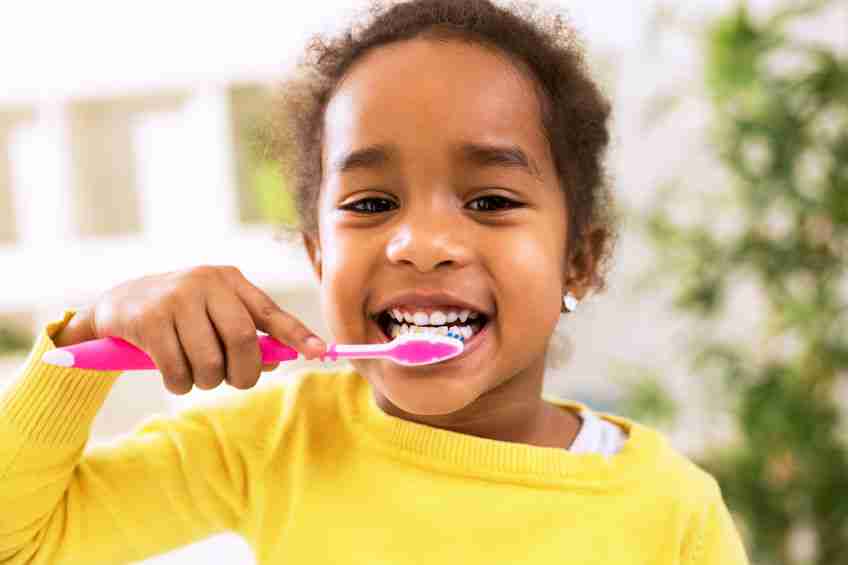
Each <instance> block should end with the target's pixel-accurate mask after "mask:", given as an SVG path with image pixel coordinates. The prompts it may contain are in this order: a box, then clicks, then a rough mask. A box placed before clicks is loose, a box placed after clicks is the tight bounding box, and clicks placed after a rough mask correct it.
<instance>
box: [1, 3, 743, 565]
mask: <svg viewBox="0 0 848 565" xmlns="http://www.w3.org/2000/svg"><path fill="white" fill-rule="evenodd" d="M539 14H540V13H539V12H532V11H529V12H523V11H521V10H519V9H518V8H513V9H512V10H511V11H510V10H506V9H503V8H500V7H497V6H495V5H493V4H491V3H489V2H488V1H485V0H464V1H456V0H416V1H412V2H408V3H403V4H397V5H393V6H391V7H389V8H382V7H375V8H374V10H373V11H372V15H373V17H372V19H371V20H370V21H369V22H367V25H363V26H359V27H355V28H352V29H351V31H350V32H349V33H346V34H344V35H342V36H341V37H340V38H339V39H337V40H334V41H315V42H313V43H312V44H311V46H310V48H309V50H308V51H307V57H306V59H305V60H304V63H303V67H302V69H303V70H304V71H307V72H303V73H300V74H298V75H297V76H295V77H294V78H293V79H292V81H291V82H290V83H289V84H288V85H286V88H285V89H284V91H283V98H282V101H281V108H282V109H283V110H284V112H283V115H284V116H286V117H287V119H289V120H290V122H287V123H284V124H281V125H280V130H279V131H280V133H281V135H280V136H278V138H277V142H278V143H276V144H275V147H277V148H278V149H280V150H281V152H280V153H279V155H278V156H279V158H280V161H281V163H286V164H288V165H289V166H290V174H291V178H292V179H293V180H294V181H295V186H296V189H297V203H298V210H299V213H300V217H301V219H302V224H301V225H300V226H299V233H300V234H302V236H303V242H304V244H305V246H306V250H307V252H308V255H309V258H310V260H311V263H312V265H313V267H314V270H315V274H316V276H317V278H318V280H319V281H320V292H321V299H322V307H323V314H324V316H325V317H326V320H327V322H328V325H329V327H330V328H331V330H332V333H333V336H334V338H335V340H336V341H338V342H340V343H364V342H380V341H386V340H388V339H389V338H390V337H391V336H392V335H396V334H397V333H398V332H406V331H434V330H426V329H422V327H423V326H437V325H445V324H447V325H448V326H457V327H458V328H459V331H462V332H465V333H466V336H467V337H468V339H466V348H465V351H464V352H463V354H462V355H461V356H459V357H456V358H454V359H451V360H449V361H447V362H444V363H441V364H436V365H431V366H426V367H417V368H411V367H403V366H400V365H396V364H394V363H392V362H390V361H383V360H358V361H354V362H353V364H352V367H351V368H349V369H344V370H336V371H329V370H325V371H317V370H316V371H311V370H307V371H302V372H299V373H298V374H297V375H296V379H294V380H293V382H292V383H289V384H285V385H283V384H279V383H275V384H274V385H273V386H267V387H258V388H256V389H254V390H251V391H250V392H245V393H241V394H238V395H233V396H231V397H228V398H227V399H226V400H224V401H221V402H218V403H209V404H208V405H206V406H198V407H194V408H191V409H188V410H185V411H183V412H181V413H179V414H178V415H176V416H173V417H157V418H153V419H149V420H147V421H146V422H144V423H143V424H142V425H140V426H139V427H138V428H137V429H136V430H135V432H134V433H133V434H131V435H129V436H127V437H125V438H122V439H121V441H119V442H115V443H112V444H109V445H103V446H97V447H95V448H93V449H91V450H89V451H88V452H86V453H85V454H84V455H83V449H84V447H85V444H86V440H87V438H88V436H89V431H90V425H91V422H92V420H93V418H94V416H95V414H96V413H97V410H98V409H99V408H100V406H101V405H102V403H103V401H104V399H105V397H106V395H107V394H108V392H109V390H110V388H111V387H112V385H113V383H114V382H115V379H117V378H118V373H96V372H90V371H81V370H77V369H62V368H58V367H51V366H47V365H45V364H44V363H42V362H40V361H39V359H40V358H41V354H43V353H44V352H45V351H47V350H49V349H52V348H54V347H56V346H64V345H70V344H73V343H78V342H80V341H85V340H89V339H96V338H98V337H103V336H107V335H112V336H119V337H122V338H124V339H126V340H128V341H130V342H131V343H134V344H135V345H137V346H138V347H140V348H142V349H144V350H145V351H146V352H148V353H149V355H150V356H151V357H152V358H153V359H154V361H155V362H156V364H157V367H159V368H160V370H161V372H162V375H163V378H164V382H165V386H166V387H167V388H168V389H169V390H170V391H171V392H174V393H177V394H181V393H185V392H187V391H189V390H190V389H191V388H192V387H193V386H194V385H196V386H198V387H199V388H201V389H209V388H212V387H215V386H218V385H219V384H221V383H222V382H227V383H228V384H230V385H231V386H234V387H236V388H239V389H250V388H252V387H253V386H254V385H255V384H256V382H257V380H258V378H259V375H260V373H261V371H262V369H263V367H262V366H261V358H260V355H259V350H258V347H257V343H256V330H257V329H259V330H262V331H265V332H267V333H269V334H271V335H273V336H274V337H276V338H277V339H279V340H280V341H283V342H285V343H288V344H290V345H292V346H294V347H295V348H297V349H298V350H299V351H300V352H301V353H303V354H304V355H305V356H306V357H307V358H310V359H314V358H316V357H319V356H320V355H321V354H322V353H323V352H324V343H323V342H321V341H320V340H319V339H318V338H316V336H313V335H312V334H311V332H310V331H309V330H308V329H307V328H306V327H304V326H303V325H302V324H301V323H300V322H299V321H298V320H296V319H295V318H293V317H292V316H291V315H290V314H288V313H286V312H285V311H283V310H280V309H279V308H278V307H277V306H276V305H275V304H274V303H273V302H272V301H271V300H270V299H269V297H268V296H267V295H266V294H265V293H263V292H262V291H261V290H260V289H258V288H256V287H255V286H253V285H252V284H251V283H250V282H249V281H247V280H245V278H244V277H243V276H242V275H241V274H240V272H239V271H238V270H237V269H234V268H231V267H206V266H204V267H197V268H192V269H188V270H186V271H181V272H175V273H168V274H163V275H155V276H149V277H145V278H142V279H138V280H133V281H129V282H127V283H125V284H123V285H120V286H118V287H116V288H113V289H111V290H109V291H108V292H106V293H104V294H103V295H102V296H101V297H100V298H99V299H98V300H97V301H96V302H95V303H94V304H91V305H89V306H86V307H84V308H82V309H80V311H75V310H68V311H66V312H65V315H64V316H63V317H62V319H61V320H59V321H57V322H54V323H52V324H49V325H47V327H46V328H45V329H44V331H43V332H42V334H41V335H40V337H39V340H38V342H37V343H36V345H35V347H34V349H33V353H32V355H31V357H30V358H29V359H28V361H27V363H26V365H25V367H24V368H23V372H22V373H21V374H20V376H19V378H18V379H16V381H15V382H14V383H13V385H12V386H11V387H9V388H8V389H7V390H6V391H5V392H4V394H3V397H2V401H0V473H2V475H0V476H2V481H0V561H2V562H3V563H51V564H53V563H56V564H58V563H85V564H88V565H92V564H98V563H103V564H106V563H108V564H114V563H126V562H131V561H134V560H139V559H143V558H145V557H147V556H150V555H154V554H157V553H161V552H164V551H167V550H170V549H172V548H176V547H178V546H181V545H184V544H188V543H191V542H194V541H196V540H199V539H202V538H204V537H207V536H210V535H212V534H214V533H218V532H223V531H228V530H229V531H235V532H238V533H239V534H240V535H242V536H243V537H244V538H245V539H246V540H247V541H248V542H249V543H250V545H251V547H252V548H253V549H254V551H255V555H256V560H257V562H259V563H263V564H266V563H267V564H270V563H286V564H292V563H395V564H398V563H444V562H449V563H492V562H498V563H557V562H569V563H614V564H627V563H633V564H636V563H640V564H644V563H651V564H690V565H694V564H703V565H706V564H715V565H719V564H721V565H729V564H742V563H746V562H747V560H746V557H745V553H744V550H743V547H742V543H741V540H740V537H739V535H738V533H737V531H736V529H735V528H734V525H733V522H732V520H731V517H730V514H729V512H728V509H727V508H726V506H725V504H724V502H723V499H722V495H721V492H720V490H719V487H718V485H717V483H716V481H715V480H714V479H713V478H712V477H711V476H710V475H708V474H707V473H705V472H704V471H703V470H701V469H700V468H698V467H696V466H695V465H694V464H692V463H691V462H689V461H688V460H687V459H685V458H684V457H683V456H682V455H680V454H678V453H676V452H675V451H674V450H673V449H672V448H671V447H670V446H669V445H668V443H667V442H666V440H665V439H664V437H663V436H662V435H660V434H659V433H658V432H656V431H654V430H652V429H650V428H648V427H645V426H643V425H640V424H639V423H637V422H634V421H631V420H628V419H626V418H623V417H620V416H614V415H610V414H594V413H593V412H592V411H590V410H589V409H588V407H586V406H585V405H583V404H580V403H578V402H574V401H567V400H558V399H553V398H543V397H542V394H541V391H542V381H543V374H544V370H545V356H546V351H547V349H548V344H549V340H550V339H551V336H552V334H553V333H554V329H555V326H556V323H557V319H558V318H559V317H560V315H561V314H565V313H566V312H567V311H569V310H571V309H573V308H574V306H575V304H576V302H577V301H578V300H579V299H581V298H582V297H583V296H585V295H586V293H588V292H590V291H593V290H594V291H596V292H597V291H598V290H601V289H602V288H603V282H604V281H603V269H602V266H603V265H604V263H605V261H606V259H608V257H609V255H610V252H611V251H610V250H611V248H612V245H611V242H612V238H613V235H614V225H613V221H612V218H613V215H612V214H611V212H610V210H611V208H610V205H609V202H610V199H609V198H608V195H607V194H606V193H605V188H604V183H603V176H604V175H603V165H602V160H603V153H604V150H605V148H606V146H607V141H608V129H607V128H608V125H607V122H608V116H609V105H608V103H607V101H606V100H605V99H604V97H603V96H602V94H601V93H600V92H599V90H598V88H597V87H596V85H595V83H594V82H593V81H592V79H591V78H590V77H589V76H588V74H587V71H586V70H585V67H584V64H583V62H582V52H581V50H580V48H579V47H578V45H577V44H576V43H575V42H574V40H573V36H572V34H571V32H570V31H569V29H568V28H567V27H566V26H565V25H564V24H563V23H562V20H561V19H560V18H558V17H553V16H543V15H539ZM410 328H411V329H410ZM437 331H443V330H437ZM316 340H317V342H316ZM268 368H270V367H265V369H268Z"/></svg>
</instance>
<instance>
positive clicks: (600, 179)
mask: <svg viewBox="0 0 848 565" xmlns="http://www.w3.org/2000/svg"><path fill="white" fill-rule="evenodd" d="M366 15H368V16H370V17H367V18H365V20H364V21H361V22H359V23H354V24H352V25H351V26H350V27H348V28H347V30H346V31H345V32H343V33H342V34H341V35H339V36H338V37H335V38H331V39H327V38H325V37H324V36H322V35H320V34H319V35H316V36H313V37H312V39H311V40H310V41H309V43H308V45H307V48H306V51H305V54H304V56H303V58H302V59H301V60H300V61H299V63H298V66H297V68H296V71H295V72H294V73H293V74H292V76H290V77H289V78H288V79H287V80H285V81H284V82H283V83H282V84H280V85H279V88H278V90H277V92H276V93H275V96H274V100H275V101H274V111H273V119H272V121H271V126H270V131H268V132H267V133H268V135H269V138H268V142H269V144H268V149H269V151H270V153H271V157H273V158H274V159H275V160H277V161H278V162H279V163H280V164H281V166H282V167H283V173H284V177H285V178H286V179H288V182H289V186H290V187H291V190H292V191H293V193H294V194H293V196H294V201H295V207H296V212H297V216H298V221H299V225H297V226H291V225H282V226H280V227H281V228H282V230H283V231H282V235H283V237H286V236H291V235H295V234H301V235H303V234H309V235H312V236H316V235H317V234H318V217H317V213H318V212H317V207H318V197H319V191H320V186H321V182H322V163H321V154H322V133H323V125H324V124H323V120H324V114H325V110H326V108H327V105H328V103H329V101H330V99H331V97H332V96H333V94H334V91H335V88H336V87H337V85H338V84H339V82H340V81H341V79H342V78H343V77H344V76H345V73H347V72H348V71H349V70H350V69H351V67H352V65H353V64H354V63H356V62H357V61H358V60H360V59H361V58H362V57H363V56H364V55H366V54H367V53H370V52H372V51H374V50H375V49H378V48H379V47H381V46H384V45H387V44H390V43H395V42H400V41H405V40H411V39H415V38H425V39H432V40H443V41H448V40H456V41H466V42H472V43H476V44H478V45H481V46H483V47H487V48H494V49H497V50H499V52H501V53H504V54H506V55H507V56H508V57H509V59H510V60H511V61H513V62H514V63H515V64H516V66H517V67H519V69H520V70H522V71H523V72H525V73H527V71H528V70H529V72H530V76H531V78H534V79H535V83H536V87H537V88H536V91H537V96H539V99H540V108H541V110H542V111H541V121H542V123H541V124H540V126H541V127H542V129H543V132H544V134H545V137H546V139H547V141H548V143H549V145H550V148H551V154H552V155H553V158H554V165H555V167H556V172H557V175H558V179H559V183H560V187H561V189H562V191H563V193H564V197H565V199H566V209H567V213H568V216H569V217H568V224H567V225H568V227H569V229H568V234H567V238H566V242H565V245H566V250H567V252H568V253H569V256H568V257H567V261H566V265H570V264H572V261H574V263H576V264H579V265H580V266H581V272H582V273H583V276H584V277H586V278H585V279H584V280H587V281H588V283H589V286H591V287H592V288H594V290H595V292H599V291H602V290H604V289H605V287H606V271H607V269H608V262H609V259H610V258H611V256H612V253H613V248H614V247H615V242H616V240H617V226H616V224H617V218H616V215H615V212H614V207H613V200H612V195H611V192H610V190H609V183H608V182H607V176H608V175H607V174H606V169H605V166H604V156H605V151H606V148H607V145H608V143H609V138H610V134H609V127H608V119H609V116H610V113H611V105H610V103H609V102H608V100H607V99H606V97H605V96H604V95H603V94H602V92H601V90H600V88H599V87H598V85H596V83H595V82H594V80H593V79H592V77H591V76H590V73H589V71H588V69H587V66H586V64H585V60H584V53H583V49H582V46H581V45H580V43H579V41H578V39H577V37H576V34H575V32H574V30H573V28H572V27H571V26H569V25H568V24H567V23H566V21H565V18H564V17H563V16H562V15H561V14H558V13H550V12H547V13H546V12H544V11H541V10H539V9H538V6H537V5H535V4H533V3H531V2H524V3H521V4H513V5H511V6H509V8H502V7H499V6H497V5H495V4H493V3H492V2H490V1H489V0H412V1H407V2H401V3H397V2H390V3H388V5H387V3H386V2H382V1H380V0H373V1H372V2H371V3H370V5H368V7H367V8H366ZM577 242H580V243H581V245H579V246H575V245H574V244H575V243H577ZM587 251H588V255H585V254H586V252H587ZM584 255H585V256H584Z"/></svg>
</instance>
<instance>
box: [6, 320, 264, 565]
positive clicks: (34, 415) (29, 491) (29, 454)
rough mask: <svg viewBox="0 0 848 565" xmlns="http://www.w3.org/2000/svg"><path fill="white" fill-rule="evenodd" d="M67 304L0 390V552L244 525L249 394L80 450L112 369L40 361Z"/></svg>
mask: <svg viewBox="0 0 848 565" xmlns="http://www.w3.org/2000/svg"><path fill="white" fill-rule="evenodd" d="M73 314H74V311H73V310H67V311H66V312H65V315H64V318H63V319H62V320H61V321H59V322H54V323H52V324H49V325H47V327H46V328H45V329H44V330H43V331H42V332H41V334H40V335H39V336H38V338H37V341H36V344H35V345H34V347H33V349H32V351H31V352H30V355H29V357H28V358H27V360H26V362H25V364H24V366H23V367H22V370H21V371H20V372H19V374H18V375H17V376H16V377H15V378H14V379H13V381H12V383H11V385H10V386H8V387H7V388H6V389H5V390H3V391H0V563H3V564H11V563H14V564H18V563H27V564H47V563H49V564H51V565H60V564H65V563H86V564H90V565H96V564H100V563H103V564H106V563H108V564H117V563H129V562H133V561H137V560H140V559H144V558H146V557H148V556H151V555H156V554H159V553H163V552H165V551H169V550H171V549H173V548H176V547H180V546H183V545H186V544H189V543H191V542H194V541H197V540H200V539H202V538H205V537H208V536H210V535H213V534H215V533H218V532H222V531H228V530H233V531H237V532H239V533H243V532H241V531H240V530H241V528H242V527H243V526H244V521H245V520H244V517H245V516H246V514H247V509H248V506H249V504H250V503H249V497H248V492H249V489H248V488H247V485H248V484H249V482H250V480H251V478H252V477H251V469H253V468H254V465H253V463H255V462H256V461H257V460H258V456H256V457H254V455H255V452H254V451H253V450H252V447H251V446H252V445H255V442H253V441H252V438H249V437H248V436H247V433H246V432H240V433H242V434H243V435H244V436H246V437H248V439H249V441H246V442H242V441H240V438H238V437H236V436H237V435H238V434H239V432H233V429H236V430H244V429H245V428H249V427H250V425H249V423H248V424H247V425H245V423H246V418H248V417H249V413H250V411H251V407H250V405H249V400H248V399H249V398H251V397H252V396H253V395H248V394H241V395H232V396H231V397H228V398H227V399H225V401H224V402H219V403H218V404H217V405H210V406H209V407H206V408H203V407H193V408H192V409H189V410H185V411H183V412H182V413H180V414H178V415H175V416H170V417H165V416H153V417H150V418H148V419H147V420H145V421H144V422H142V423H141V424H139V425H138V426H136V428H135V429H134V430H133V432H132V433H130V434H126V435H125V436H121V437H119V438H118V439H116V440H113V441H112V442H110V443H107V444H103V445H95V446H91V448H90V449H88V450H87V451H86V450H85V446H86V443H87V440H88V438H89V435H90V429H91V423H92V421H93V420H94V417H95V415H96V414H97V411H98V410H99V409H100V407H101V406H102V404H103V402H104V401H105V399H106V396H107V395H108V393H109V391H110V390H111V388H112V386H113V385H114V383H115V381H116V379H117V378H118V375H119V374H120V373H119V372H96V371H87V370H81V369H72V368H63V367H54V366H50V365H47V364H45V363H42V362H41V361H40V359H41V355H42V354H43V353H44V352H45V351H47V350H50V349H55V345H54V344H53V341H52V336H54V335H56V333H57V332H58V330H59V329H61V328H63V327H64V325H65V324H67V322H68V321H69V320H70V318H71V317H72V316H73ZM249 392H253V391H249ZM234 424H237V425H234Z"/></svg>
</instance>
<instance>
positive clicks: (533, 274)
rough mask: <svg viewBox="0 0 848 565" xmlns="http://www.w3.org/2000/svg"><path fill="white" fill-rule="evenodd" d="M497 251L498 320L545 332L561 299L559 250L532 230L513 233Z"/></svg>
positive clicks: (550, 328)
mask: <svg viewBox="0 0 848 565" xmlns="http://www.w3.org/2000/svg"><path fill="white" fill-rule="evenodd" d="M502 249H503V250H502V251H501V252H500V253H498V255H497V263H498V274H497V275H496V276H497V278H498V280H499V283H498V286H499V287H500V289H501V291H502V292H503V296H501V300H500V304H501V307H502V310H503V311H502V314H503V315H502V317H501V321H502V322H503V324H504V325H505V327H504V331H507V332H509V331H510V325H512V326H514V327H515V329H520V330H521V331H523V332H529V334H528V336H529V335H534V336H536V335H538V336H540V337H541V336H542V335H544V334H549V333H550V332H551V331H553V328H554V327H555V326H556V323H557V320H558V319H559V312H560V311H559V308H560V306H559V304H560V301H561V300H562V296H561V293H562V274H561V273H560V268H561V261H560V258H559V254H560V251H559V250H557V248H556V242H554V241H553V240H552V239H548V238H545V237H541V236H540V235H539V234H534V235H532V236H527V237H513V238H511V240H510V242H509V243H505V247H503V248H502Z"/></svg>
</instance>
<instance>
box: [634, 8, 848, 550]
mask: <svg viewBox="0 0 848 565" xmlns="http://www.w3.org/2000/svg"><path fill="white" fill-rule="evenodd" d="M830 6H831V2H827V1H821V0H819V1H813V2H806V3H803V2H794V3H793V6H792V7H791V8H777V9H775V10H774V11H773V12H772V13H771V14H769V15H767V16H766V17H762V18H754V17H753V16H752V14H751V12H750V11H749V10H748V8H747V7H746V5H745V3H742V4H741V5H738V6H737V7H735V8H734V9H733V10H732V11H731V12H729V13H727V14H725V15H722V16H720V17H719V18H718V19H717V20H716V21H715V22H714V23H713V24H712V25H710V26H709V27H708V30H707V33H706V34H704V36H703V40H704V44H703V45H704V53H705V63H706V65H705V84H706V88H707V92H708V96H709V99H710V102H711V106H712V109H713V112H714V120H713V124H712V129H711V131H710V134H709V136H710V139H711V140H712V141H713V143H714V146H715V148H716V150H717V157H718V159H719V161H720V162H721V163H722V165H723V167H724V168H725V170H726V171H727V172H728V173H729V175H728V176H729V179H730V181H729V183H728V184H727V186H725V187H711V190H710V191H708V192H707V193H706V194H703V195H699V196H690V195H689V194H691V193H690V192H689V191H687V190H684V187H685V183H684V181H682V180H680V179H679V178H678V179H673V180H671V181H670V182H669V183H668V184H667V185H666V186H664V187H661V190H659V191H658V192H657V198H656V200H655V201H654V203H653V204H652V206H651V208H650V210H649V212H648V213H647V214H645V215H644V217H643V218H642V223H641V226H642V228H643V229H644V233H645V234H646V235H647V236H648V238H649V240H650V241H651V243H652V245H653V247H654V248H655V250H656V252H657V256H658V262H657V265H658V266H657V268H656V269H655V270H653V271H652V272H650V273H648V276H647V277H645V279H644V280H652V279H656V280H659V275H662V277H661V280H663V281H666V282H667V281H669V280H673V281H675V289H674V297H673V307H674V308H675V309H676V310H678V311H679V312H680V313H683V314H686V315H688V316H690V317H692V318H693V319H694V320H696V323H699V324H703V327H704V328H705V329H704V331H700V332H697V334H696V336H695V337H694V338H692V340H691V343H690V344H689V345H688V347H687V350H688V352H689V354H690V355H689V358H690V360H691V366H692V370H693V372H694V373H695V374H696V375H698V376H700V377H702V378H704V379H705V380H707V381H709V384H710V385H711V386H714V387H716V390H721V391H722V392H723V394H722V396H721V398H722V402H724V403H725V404H726V406H728V407H729V409H728V412H729V413H730V414H731V415H732V417H733V420H734V424H735V428H736V431H737V432H738V441H735V442H734V443H733V444H732V445H722V446H715V447H711V448H710V449H708V450H707V451H706V452H704V453H703V454H702V455H699V456H698V457H697V458H696V462H697V463H698V464H699V465H700V466H701V467H703V468H704V469H706V470H707V471H708V472H710V473H711V474H712V475H713V476H715V477H716V479H717V480H718V482H719V484H720V485H721V487H722V492H723V494H724V496H725V498H726V500H727V504H728V506H729V507H730V509H731V510H732V511H733V513H734V517H735V518H737V523H738V525H739V527H740V530H742V532H743V536H744V538H745V540H746V545H747V548H748V551H749V554H750V556H751V559H752V562H754V563H760V564H766V563H768V564H794V563H811V564H812V563H815V564H822V565H824V564H833V565H836V564H837V563H844V562H845V559H846V558H845V556H846V555H848V497H846V493H848V446H846V436H845V433H844V430H845V423H844V418H843V415H842V413H841V411H840V406H839V404H838V399H837V397H836V393H837V391H838V385H840V384H842V385H845V384H846V377H848V306H846V297H845V294H844V293H845V289H846V286H847V285H846V283H847V282H848V277H846V274H848V270H846V259H848V238H846V232H848V59H846V54H845V53H844V52H839V51H838V50H837V48H835V47H833V46H832V45H827V44H825V43H813V42H809V41H802V40H800V39H798V38H797V37H796V36H795V35H793V34H792V33H790V31H789V30H790V26H791V25H792V24H795V23H798V22H799V21H801V20H803V19H804V18H807V17H810V16H814V15H816V14H819V13H820V11H821V10H823V9H825V8H828V7H830ZM687 199H688V200H687ZM697 200H699V201H697ZM681 203H684V205H688V206H697V207H698V208H697V210H700V211H702V212H701V214H700V221H698V222H695V223H691V224H689V225H685V224H681V223H680V222H678V221H675V220H674V219H673V217H672V214H671V213H670V211H669V209H670V208H672V207H674V206H680V205H681ZM704 212H706V213H704ZM725 216H727V217H732V218H736V220H737V221H736V225H735V227H734V229H733V230H731V232H730V233H729V234H727V233H725V234H721V233H719V230H717V229H716V225H717V223H718V222H719V221H720V220H721V219H723V218H724V217H725ZM669 275H670V276H669ZM740 280H746V281H748V282H749V283H750V284H751V285H753V287H754V288H755V289H756V290H757V293H758V296H759V297H761V299H762V304H763V305H764V317H763V319H762V321H761V322H759V323H757V324H756V327H755V330H754V331H753V332H752V333H751V334H750V335H749V336H748V338H747V339H744V340H740V339H732V340H730V339H722V336H721V335H720V334H716V333H715V332H714V331H711V330H710V329H709V328H713V327H715V323H716V322H719V321H724V322H727V321H728V320H733V319H734V316H738V313H737V312H734V311H728V308H727V306H728V302H729V297H730V295H731V294H732V292H733V291H734V289H735V288H736V286H737V285H738V283H739V281H740ZM711 324H712V325H711ZM666 411H667V410H666ZM800 534H806V535H807V536H808V539H809V540H811V542H812V543H811V545H812V549H813V550H812V551H811V552H810V553H809V554H808V555H804V556H799V555H797V554H796V552H795V550H794V548H795V545H796V541H797V539H798V536H799V535H800Z"/></svg>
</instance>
